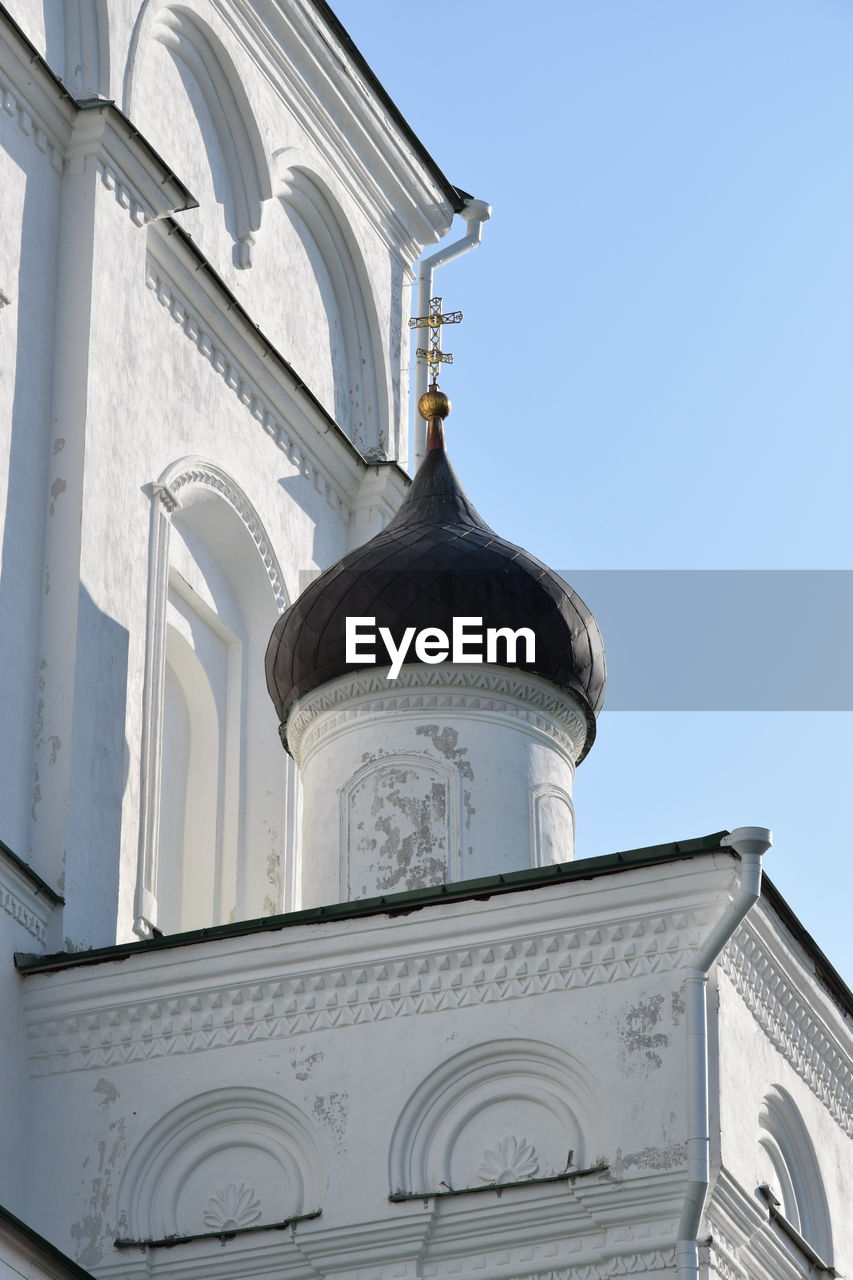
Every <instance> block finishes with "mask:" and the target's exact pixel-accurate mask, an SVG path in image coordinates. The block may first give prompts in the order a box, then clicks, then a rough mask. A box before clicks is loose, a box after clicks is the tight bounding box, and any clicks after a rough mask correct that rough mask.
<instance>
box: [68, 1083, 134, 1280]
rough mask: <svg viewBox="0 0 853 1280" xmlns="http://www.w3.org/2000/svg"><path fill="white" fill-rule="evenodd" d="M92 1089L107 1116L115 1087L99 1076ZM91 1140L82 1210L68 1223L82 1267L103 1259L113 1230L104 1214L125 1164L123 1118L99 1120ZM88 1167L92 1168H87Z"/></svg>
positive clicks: (114, 1097) (124, 1121)
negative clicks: (77, 1216)
mask: <svg viewBox="0 0 853 1280" xmlns="http://www.w3.org/2000/svg"><path fill="white" fill-rule="evenodd" d="M92 1092H93V1093H95V1094H100V1096H101V1101H100V1104H99V1106H98V1113H99V1114H101V1113H103V1114H104V1116H105V1117H107V1116H108V1115H109V1112H110V1108H111V1107H112V1106H113V1104H114V1103H115V1102H116V1101H117V1100H118V1097H119V1092H118V1089H117V1088H116V1086H115V1085H114V1084H112V1083H111V1081H109V1080H107V1079H105V1078H104V1077H103V1076H102V1077H100V1078H99V1079H98V1080H97V1081H96V1083H95V1084H94V1085H93V1088H92ZM92 1142H93V1146H94V1152H93V1153H92V1154H90V1155H89V1156H87V1157H86V1159H85V1160H84V1161H83V1166H82V1167H83V1170H84V1183H83V1212H82V1214H81V1215H80V1217H79V1218H78V1219H77V1221H76V1222H75V1223H73V1224H72V1226H71V1238H72V1240H74V1241H76V1243H77V1245H78V1248H77V1251H76V1260H77V1261H78V1262H79V1263H80V1265H81V1266H83V1267H96V1266H97V1265H98V1263H100V1262H101V1261H102V1260H103V1257H104V1243H105V1242H106V1241H108V1240H110V1239H111V1237H112V1236H113V1235H114V1234H115V1232H114V1230H113V1227H112V1225H111V1223H110V1222H109V1221H108V1220H107V1217H106V1215H107V1212H108V1210H109V1206H110V1202H111V1200H112V1190H113V1185H112V1184H113V1178H114V1177H116V1176H117V1175H119V1176H120V1174H121V1171H122V1169H123V1167H124V1157H125V1154H126V1150H127V1136H126V1120H125V1119H124V1118H119V1119H117V1120H107V1122H106V1128H104V1125H103V1123H101V1124H99V1125H98V1126H97V1129H96V1130H95V1131H94V1132H93V1134H92ZM89 1170H91V1171H92V1172H91V1173H89V1172H87V1171H89ZM87 1178H88V1179H89V1180H88V1181H86V1179H87ZM111 1253H112V1250H110V1254H111Z"/></svg>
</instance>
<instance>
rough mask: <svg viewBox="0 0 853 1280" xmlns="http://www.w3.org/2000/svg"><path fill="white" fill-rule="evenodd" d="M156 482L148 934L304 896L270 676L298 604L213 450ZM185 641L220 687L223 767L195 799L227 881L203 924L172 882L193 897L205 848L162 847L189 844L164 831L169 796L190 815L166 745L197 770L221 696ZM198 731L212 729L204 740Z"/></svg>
mask: <svg viewBox="0 0 853 1280" xmlns="http://www.w3.org/2000/svg"><path fill="white" fill-rule="evenodd" d="M151 493H152V507H151V533H150V552H149V580H148V630H147V643H146V658H145V684H144V701H143V727H142V755H141V762H140V767H141V780H140V833H139V866H138V875H137V891H136V905H135V912H134V914H135V924H134V929H135V932H136V933H137V934H138V935H139V936H141V937H146V936H149V935H150V934H151V932H152V931H153V930H154V929H161V928H162V927H163V920H165V921H166V922H167V924H168V928H169V931H170V932H172V931H174V930H175V929H182V928H189V927H198V926H199V925H200V924H202V923H208V924H212V923H214V921H221V920H226V919H231V918H236V919H240V918H244V917H245V916H246V915H269V914H273V913H275V912H276V911H281V910H284V909H287V908H291V907H293V906H294V903H295V894H296V876H297V867H296V858H297V849H298V826H297V814H298V796H299V783H298V777H297V774H296V770H295V766H294V765H293V764H292V762H290V761H288V760H285V761H282V759H281V752H280V750H279V749H278V742H277V735H276V729H275V724H274V718H272V717H270V716H269V714H268V706H267V701H266V690H265V687H264V680H263V654H264V651H265V648H266V643H267V640H268V638H269V632H270V629H271V628H272V625H273V623H274V622H275V619H276V617H277V616H278V615H279V614H280V613H281V612H282V611H283V610H284V609H285V608H286V607H287V605H288V603H289V600H288V595H287V591H286V589H285V585H284V578H283V573H282V570H281V566H280V564H279V562H278V559H277V557H276V555H275V553H274V551H273V549H272V546H271V543H270V539H269V537H268V535H267V534H266V531H265V529H264V527H263V524H262V522H261V519H260V517H259V516H258V514H257V512H256V510H255V508H254V507H253V505H252V503H251V502H250V501H249V499H248V497H247V496H246V494H245V493H244V492H243V490H242V489H241V488H240V487H239V485H238V484H237V483H236V482H235V481H234V480H233V479H232V478H231V477H230V476H228V475H227V473H226V472H224V471H223V470H222V469H221V468H220V467H218V466H216V465H214V464H213V463H210V462H207V461H206V460H204V459H201V458H183V459H180V460H178V461H176V462H175V463H173V464H172V465H171V466H170V467H168V468H167V469H166V470H165V471H164V472H163V473H162V475H161V476H160V478H159V480H158V481H157V482H156V483H155V484H154V485H152V488H151ZM182 639H183V641H184V645H183V647H182V644H181V640H182ZM170 646H171V654H170V652H169V649H170ZM186 647H189V648H191V649H193V650H195V657H196V658H197V659H198V662H199V663H200V664H201V665H202V666H203V667H204V672H205V675H206V678H207V681H208V682H209V683H210V684H211V685H212V689H213V696H214V701H215V704H216V724H217V726H218V753H219V754H218V757H217V760H216V762H215V769H213V766H210V761H209V760H207V756H205V760H206V761H207V764H208V765H209V766H210V767H209V768H208V770H207V773H208V774H215V780H214V781H213V783H211V784H209V785H208V786H207V788H206V789H205V794H204V795H196V798H195V800H194V801H193V803H194V805H198V804H203V805H204V806H205V809H204V820H205V822H207V824H208V825H210V822H213V823H214V824H215V838H213V839H211V840H210V841H208V844H209V852H208V857H209V858H210V859H212V860H213V862H214V864H215V869H214V871H213V872H212V873H210V875H208V873H207V872H205V875H207V878H208V879H210V878H211V875H212V881H211V883H212V884H213V885H214V886H215V890H214V892H213V894H212V897H211V895H210V894H208V893H205V894H204V895H202V894H201V893H199V895H198V899H197V901H196V902H195V906H194V907H193V910H194V911H196V912H197V911H198V910H201V909H202V906H201V903H202V901H204V902H205V903H208V904H209V905H208V906H207V907H206V908H205V910H207V912H208V915H209V917H210V918H209V919H207V920H205V921H201V920H199V919H196V918H195V917H193V919H192V921H191V922H190V920H189V918H188V917H187V918H186V919H185V918H184V916H186V913H185V912H184V913H182V914H180V913H178V911H177V903H178V896H176V897H174V898H173V899H172V900H171V901H172V903H173V906H174V909H173V910H167V911H166V913H165V916H164V913H163V911H162V909H161V908H162V890H163V887H164V886H166V885H169V884H171V885H172V886H173V888H174V886H175V885H176V884H180V887H181V895H180V896H184V888H185V887H186V886H185V885H184V881H185V879H186V874H187V872H188V869H189V868H190V867H191V866H192V865H195V866H201V865H202V863H201V861H200V857H201V855H200V853H199V851H198V850H195V853H194V852H193V849H190V848H189V847H188V846H187V845H186V841H184V843H183V844H182V845H181V850H182V851H183V852H182V853H181V855H180V856H181V858H182V862H181V870H180V872H176V871H174V868H173V869H172V870H171V871H169V870H167V869H166V868H163V869H162V870H161V866H160V857H161V853H162V854H163V855H164V856H171V855H170V854H169V851H170V850H171V854H172V855H175V850H176V849H177V848H178V845H177V844H176V840H177V836H176V834H175V832H174V831H171V832H170V833H169V834H168V836H166V837H164V839H163V840H161V821H162V817H163V813H164V805H165V811H166V813H167V815H169V816H170V820H171V821H173V822H179V819H180V814H181V812H182V805H181V803H180V798H178V797H175V796H174V795H173V794H172V790H174V788H172V790H170V788H168V787H167V788H166V789H165V791H164V788H163V785H162V779H163V758H164V751H168V750H169V749H170V746H171V747H174V748H175V749H176V750H177V753H178V756H177V758H178V759H179V762H182V768H183V771H184V773H185V774H186V777H187V780H188V785H189V782H190V781H192V780H193V779H195V780H196V781H198V778H199V777H200V776H201V775H200V773H199V770H201V769H202V765H203V764H204V761H202V759H201V756H200V755H199V756H198V759H197V758H196V748H195V747H193V745H192V733H191V731H192V728H193V723H195V724H196V727H198V725H200V724H201V723H202V721H203V720H204V717H205V715H207V716H208V719H209V718H210V714H209V712H206V711H205V706H206V701H209V698H206V696H196V695H197V694H198V692H199V689H201V690H202V693H204V692H205V683H204V681H203V680H202V679H201V676H200V675H199V673H198V671H196V669H195V667H194V666H193V664H192V662H191V661H190V659H189V657H188V656H187V654H186V653H185V649H186ZM182 657H183V658H184V659H185V661H183V662H182ZM197 665H198V664H197ZM170 666H171V674H172V675H173V677H174V679H173V681H172V684H173V685H174V684H176V683H177V685H178V689H177V694H176V696H173V697H172V699H171V701H169V700H168V699H167V693H168V692H169V683H168V680H167V676H168V675H169V674H170V672H169V668H170ZM196 676H198V678H197V679H196V678H195V677H196ZM172 692H173V693H175V690H174V689H173V690H172ZM185 704H186V705H185ZM184 730H185V731H184ZM188 734H189V737H188ZM200 736H203V733H202V731H201V730H199V733H197V734H196V742H198V741H199V740H200ZM181 751H183V755H181ZM209 754H210V753H209V752H208V753H207V755H209ZM195 765H198V769H196V770H195V772H194V771H193V769H194V766H195ZM191 766H192V767H191ZM200 785H201V784H200V783H199V786H200ZM198 790H199V788H198V787H196V792H198ZM176 815H177V816H176ZM204 829H205V830H207V827H206V826H205V827H204ZM173 846H174V847H173ZM190 855H192V856H190ZM196 855H198V856H196ZM175 856H177V855H175ZM187 859H189V860H187ZM176 875H178V876H179V879H178V880H177V881H176V879H175V877H176ZM158 886H159V888H158ZM158 894H160V898H161V901H160V902H158ZM191 901H192V899H191V897H190V896H186V902H187V903H189V902H191Z"/></svg>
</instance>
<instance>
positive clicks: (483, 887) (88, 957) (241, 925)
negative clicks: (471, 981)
mask: <svg viewBox="0 0 853 1280" xmlns="http://www.w3.org/2000/svg"><path fill="white" fill-rule="evenodd" d="M727 835H728V832H726V831H717V832H715V833H714V834H713V835H709V836H700V837H699V838H698V839H695V840H678V841H673V842H671V843H669V844H655V845H649V846H647V847H646V848H643V849H628V850H626V851H624V852H620V853H607V854H604V855H603V856H601V857H598V858H580V859H578V860H576V861H574V862H557V863H554V865H553V866H550V867H527V868H525V869H524V870H523V871H510V872H507V873H505V874H503V875H496V876H483V877H481V878H480V879H477V880H459V881H457V882H456V883H454V884H442V885H437V886H435V887H430V888H427V889H409V890H407V891H406V892H404V893H389V894H384V895H383V896H381V897H376V898H362V899H360V900H359V901H357V902H333V903H330V904H329V905H328V906H325V907H309V908H308V909H307V910H305V911H290V912H287V913H285V914H283V915H276V916H263V917H261V918H260V919H257V920H238V921H235V922H234V923H233V924H219V925H211V926H210V927H209V928H207V929H193V930H191V931H189V932H187V933H173V934H169V935H164V936H162V937H154V938H145V939H143V940H142V941H140V942H122V943H117V944H116V945H114V946H109V947H96V948H94V949H92V950H90V951H77V952H67V951H60V952H56V953H55V954H53V955H47V956H41V955H34V954H32V953H28V952H21V951H18V952H16V953H15V966H16V968H17V969H18V971H19V972H20V973H22V974H23V975H24V976H26V975H27V974H29V973H47V972H52V971H55V970H59V969H75V968H79V967H80V966H82V965H90V964H102V963H104V962H107V961H114V960H127V959H129V958H130V957H131V956H134V955H139V954H148V953H149V952H151V951H163V950H169V949H171V948H173V947H188V946H192V945H193V944H195V943H197V942H213V941H215V940H217V939H224V938H242V937H246V936H247V935H249V934H254V933H276V932H278V931H280V930H282V929H290V928H293V927H295V926H297V925H308V924H329V923H334V922H337V921H343V920H358V919H361V918H362V917H365V916H379V915H386V916H405V915H411V914H412V912H414V911H422V910H423V909H424V908H425V907H433V906H439V905H441V904H443V903H447V902H466V901H472V900H476V901H481V902H484V901H486V900H487V899H489V898H491V897H496V896H498V895H500V894H504V893H516V892H523V891H525V890H528V889H542V888H546V887H547V886H549V885H555V884H564V883H569V882H571V881H573V880H593V879H595V878H597V877H598V876H605V875H615V874H617V873H618V872H620V871H630V870H633V869H635V868H639V867H652V866H658V865H660V864H663V863H668V862H679V861H682V860H684V859H687V858H692V857H694V856H696V855H697V854H705V853H715V852H717V851H718V850H722V849H723V845H722V841H723V839H724V837H725V836H727Z"/></svg>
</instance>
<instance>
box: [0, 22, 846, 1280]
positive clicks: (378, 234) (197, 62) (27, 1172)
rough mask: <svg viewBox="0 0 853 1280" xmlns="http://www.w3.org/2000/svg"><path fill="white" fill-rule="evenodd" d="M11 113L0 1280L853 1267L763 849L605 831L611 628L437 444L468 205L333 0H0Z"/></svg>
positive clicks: (837, 1030)
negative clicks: (590, 817)
mask: <svg viewBox="0 0 853 1280" xmlns="http://www.w3.org/2000/svg"><path fill="white" fill-rule="evenodd" d="M0 107H2V109H1V110H0V144H2V145H0V227H1V228H2V234H0V374H2V381H0V446H2V465H0V509H2V512H3V534H2V562H0V654H1V655H2V663H0V708H2V729H3V732H2V739H3V741H2V757H1V758H0V906H2V911H0V993H2V1002H3V1006H2V1007H3V1017H2V1020H0V1080H2V1087H0V1280H4V1278H5V1277H7V1276H8V1277H19V1276H24V1277H28V1278H32V1280H35V1278H38V1280H43V1278H47V1277H50V1278H52V1280H67V1278H71V1277H79V1278H81V1280H86V1277H92V1276H94V1277H104V1278H105V1280H106V1278H108V1277H109V1278H113V1277H114V1278H115V1280H119V1278H122V1280H124V1278H128V1280H143V1278H144V1280H149V1278H154V1280H158V1278H163V1280H167V1278H168V1280H178V1278H180V1280H183V1278H184V1277H185V1278H186V1280H202V1278H203V1280H209V1278H210V1280H213V1278H221V1280H255V1278H258V1280H260V1277H276V1278H277V1280H457V1278H458V1280H610V1277H622V1276H638V1275H643V1276H647V1277H649V1280H664V1278H665V1277H669V1276H672V1275H674V1273H676V1272H677V1274H678V1280H699V1278H700V1277H701V1278H702V1280H711V1277H719V1280H764V1277H771V1278H772V1280H797V1278H800V1277H803V1278H804V1277H815V1278H816V1280H821V1277H824V1276H827V1275H832V1276H836V1275H848V1276H849V1275H850V1274H851V1273H853V1154H851V1136H853V1063H851V1044H853V1035H852V1034H851V1014H853V996H851V993H850V991H849V990H848V988H847V987H846V986H845V985H844V983H843V982H842V980H841V979H840V977H839V976H838V975H837V973H836V972H835V971H834V970H833V969H832V967H831V965H830V964H829V963H828V961H827V960H826V958H825V957H824V956H823V954H822V952H821V951H820V950H819V948H818V947H817V945H816V944H815V943H814V941H813V940H812V939H811V938H810V937H809V936H808V934H806V932H805V931H804V929H803V928H802V926H801V925H800V923H799V921H798V920H797V918H796V916H795V915H794V914H793V912H792V911H791V909H790V907H788V905H787V904H786V903H785V901H784V900H783V899H782V898H781V896H780V895H779V893H778V891H777V890H775V889H774V888H773V886H772V884H771V883H770V882H769V881H768V880H767V879H766V877H764V876H763V873H762V859H763V855H764V854H765V853H766V852H767V850H768V849H769V847H770V845H771V835H770V832H769V831H766V830H764V829H763V828H758V827H741V828H737V829H735V830H734V831H731V832H729V831H726V830H722V831H719V832H716V833H714V834H712V835H706V836H699V837H695V833H694V838H686V839H685V840H683V841H681V842H678V843H671V844H662V845H659V846H655V847H652V848H642V849H634V850H630V851H627V852H625V851H623V852H614V853H613V854H611V855H608V856H604V857H600V858H592V859H583V860H575V859H574V856H573V843H574V823H575V816H574V807H573V801H572V784H573V779H574V773H575V769H576V767H577V766H578V765H579V764H580V763H581V761H582V760H583V757H584V756H585V754H586V752H587V751H588V750H589V749H590V748H591V747H592V745H593V739H594V736H595V724H596V714H597V712H598V710H599V708H600V706H601V703H602V699H603V696H604V680H605V671H604V652H603V647H602V642H601V637H600V635H599V633H598V628H597V626H596V623H595V620H594V618H593V617H592V615H591V613H590V612H589V610H588V609H587V608H586V606H585V605H584V604H583V602H582V601H581V600H580V599H579V598H578V597H577V595H576V594H575V593H574V592H573V591H572V590H571V588H570V587H569V586H568V584H566V583H565V582H564V581H563V579H562V578H560V577H559V576H558V575H557V574H556V573H553V572H552V571H551V570H549V569H548V568H547V567H546V566H544V565H543V564H541V563H540V562H539V561H538V560H536V559H535V558H534V556H532V555H531V554H529V553H528V552H526V551H524V550H522V549H520V548H518V547H516V546H513V545H512V544H510V543H508V542H507V541H505V540H504V539H502V538H501V537H500V534H499V531H497V532H496V531H493V530H491V529H489V528H488V526H486V525H485V524H484V522H483V521H482V519H481V518H480V516H479V515H478V513H477V511H476V509H475V507H474V506H473V505H472V502H471V500H470V498H469V497H468V496H467V494H466V491H465V488H464V487H463V481H464V478H463V480H460V478H459V477H458V476H457V475H456V473H455V471H454V470H453V467H452V464H451V462H450V459H449V457H448V452H447V447H446V445H445V441H444V428H443V421H444V419H445V417H446V415H447V412H448V411H449V404H448V402H447V400H446V397H443V396H442V395H441V393H429V394H428V395H427V396H426V398H424V399H422V400H421V402H420V404H421V408H422V410H423V416H424V419H425V421H424V423H423V424H422V425H421V426H420V428H419V430H418V433H417V435H416V439H417V446H416V448H415V449H414V450H413V451H412V452H411V456H410V450H409V443H408V438H409V380H408V373H407V371H408V369H409V366H410V363H413V362H414V351H411V352H410V347H409V339H410V332H409V323H408V322H409V320H410V317H411V314H412V312H411V307H412V297H413V295H414V296H416V297H417V296H418V291H417V290H415V289H413V287H412V286H413V284H414V282H415V281H416V280H417V278H418V276H419V274H420V276H421V278H422V279H423V280H424V281H425V286H424V287H426V285H428V283H429V279H430V277H429V275H427V274H426V271H425V268H424V266H423V263H424V255H426V258H427V260H428V261H429V262H431V263H432V266H436V265H437V264H438V262H439V261H440V260H442V259H444V260H447V259H449V258H450V257H453V256H455V255H458V254H459V253H460V252H462V250H463V249H465V248H468V247H470V246H472V245H475V244H476V243H477V241H478V239H479V234H480V228H481V226H482V223H483V221H484V220H485V219H486V218H487V217H488V206H486V205H484V204H483V202H482V201H479V200H474V199H472V197H471V196H469V195H468V194H467V193H466V192H464V191H462V190H460V189H459V188H456V187H454V186H453V185H452V184H451V183H450V182H449V181H448V179H447V178H446V177H445V176H444V174H443V173H442V171H441V169H440V168H439V166H438V165H437V163H436V162H435V160H433V159H432V157H431V156H430V155H429V154H428V153H427V152H426V150H425V149H424V147H423V145H422V144H421V143H420V142H419V141H418V139H417V138H416V137H415V136H414V135H413V133H412V131H411V129H410V128H409V126H408V125H407V124H406V121H405V119H404V118H403V116H402V115H401V114H400V111H399V110H398V108H397V107H396V106H395V105H394V104H393V103H392V102H391V101H390V100H389V98H388V96H387V94H386V93H385V91H384V90H383V88H382V86H381V84H380V83H379V82H378V81H377V79H376V77H375V75H374V74H373V73H372V72H371V70H370V68H369V67H368V66H367V65H366V64H365V62H364V60H363V59H362V57H361V55H360V54H359V53H358V50H357V49H356V48H355V47H354V45H353V44H352V41H351V40H350V38H349V37H348V35H347V33H346V31H345V30H344V29H343V28H342V27H341V25H340V23H339V22H338V21H337V19H336V18H335V16H334V13H333V12H332V11H331V9H330V8H329V7H328V5H327V4H326V3H325V2H324V0H175V2H174V3H172V2H167V0H162V2H161V0H10V2H9V3H8V4H7V5H0ZM429 269H430V270H432V267H430V268H429ZM437 290H438V292H440V287H438V286H437ZM429 292H431V290H429V289H428V288H427V297H428V295H429ZM423 296H424V295H423V288H422V289H421V291H420V297H421V304H422V302H423ZM415 313H416V315H417V314H418V308H417V307H416V308H415ZM420 314H421V315H422V314H423V311H422V310H421V312H420ZM413 333H416V334H417V338H416V341H415V342H413V343H412V346H413V347H414V346H416V345H417V343H418V342H422V343H423V345H424V347H426V346H427V345H428V338H429V337H430V336H435V334H436V330H435V329H432V330H429V331H427V330H425V329H423V328H421V329H419V330H417V331H413ZM470 479H471V478H469V483H470ZM475 619H476V620H478V621H479V622H480V623H482V625H483V627H484V628H485V629H487V630H488V632H489V635H490V636H491V637H492V639H493V640H494V644H491V642H490V647H487V648H486V649H484V651H483V653H482V654H481V655H480V660H477V658H476V657H474V656H472V647H471V646H472V645H474V647H476V646H475V641H474V640H472V639H471V638H470V637H471V634H472V628H473V626H474V623H473V621H472V620H475ZM348 620H349V621H350V622H352V621H353V620H355V621H356V622H357V623H358V625H359V626H360V627H361V643H360V646H359V647H358V648H357V650H356V651H351V650H350V649H348V648H347V641H348V639H349V638H351V636H350V633H349V632H348V630H347V628H348ZM371 627H373V629H374V630H373V632H371V631H370V628H371ZM457 627H458V628H460V629H461V632H460V634H461V635H462V640H463V643H462V645H461V646H456V647H455V646H454V644H453V639H454V635H455V629H456V628H457ZM466 627H467V628H468V630H467V640H466V632H465V628H466ZM524 628H527V629H529V630H530V631H531V632H532V633H534V634H535V638H536V645H535V650H534V648H533V647H532V646H530V647H528V646H527V645H526V644H525V643H524V637H523V636H521V635H520V634H519V635H517V636H515V637H514V638H513V636H512V635H510V634H509V633H515V632H517V631H519V632H520V630H523V629H524ZM442 633H443V634H444V635H446V637H447V642H446V644H442V640H441V634H442ZM383 635H384V636H386V637H393V640H394V643H395V644H396V645H397V646H398V648H399V655H400V656H399V663H398V667H399V669H398V670H396V669H395V671H396V675H395V678H390V670H389V666H390V664H389V661H388V658H389V656H390V651H386V650H383V649H382V647H381V646H382V636H383ZM405 638H407V639H406V644H407V647H406V648H405V649H403V648H402V647H400V646H402V644H403V640H404V639H405ZM457 638H458V637H457ZM466 645H467V647H466ZM581 817H582V815H581ZM724 820H725V815H721V822H722V821H724ZM685 835H686V836H690V835H691V833H685ZM771 856H772V855H771Z"/></svg>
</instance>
